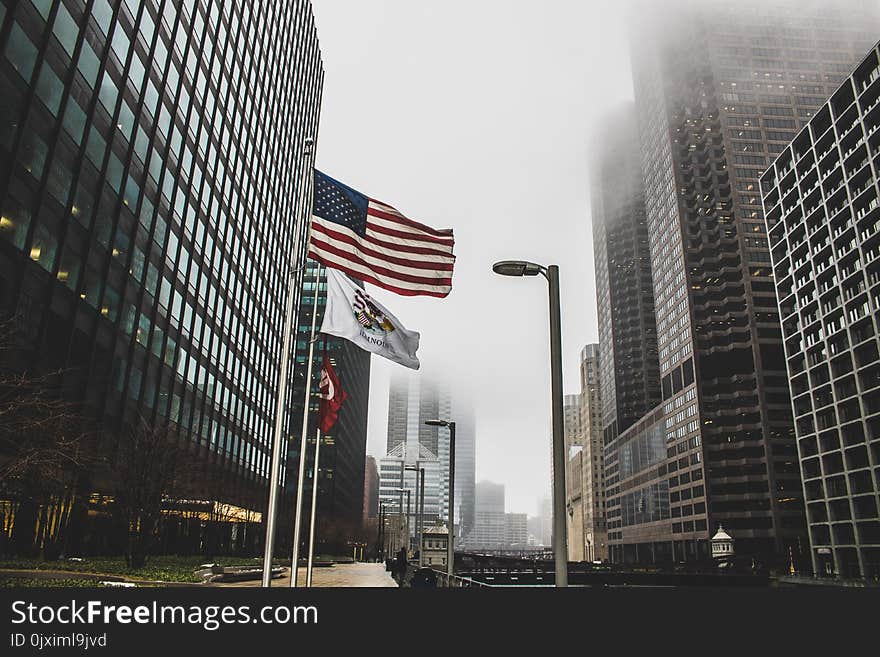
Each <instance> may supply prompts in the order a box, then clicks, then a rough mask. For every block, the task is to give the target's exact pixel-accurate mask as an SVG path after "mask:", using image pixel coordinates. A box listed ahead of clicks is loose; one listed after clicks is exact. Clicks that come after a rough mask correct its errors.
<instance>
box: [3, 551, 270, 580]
mask: <svg viewBox="0 0 880 657" xmlns="http://www.w3.org/2000/svg"><path fill="white" fill-rule="evenodd" d="M203 563H216V564H219V565H221V566H257V565H259V564H260V561H259V560H256V559H250V558H247V557H244V558H242V557H216V558H214V559H207V558H206V557H201V556H194V557H179V556H155V557H150V558H149V559H148V560H147V565H146V566H145V567H144V568H141V569H139V570H133V569H131V568H129V567H128V566H127V565H126V563H125V558H124V557H88V558H84V559H83V560H82V561H69V560H67V559H59V560H57V561H40V560H38V559H9V560H0V569H3V568H5V569H16V570H63V571H68V572H73V573H98V574H101V575H118V576H121V577H128V578H131V579H142V580H158V581H162V582H201V581H202V579H201V577H199V576H198V575H196V574H195V571H196V569H197V568H198V567H199V566H200V565H202V564H203ZM41 581H45V580H41ZM76 581H82V580H76ZM62 586H63V585H62Z"/></svg>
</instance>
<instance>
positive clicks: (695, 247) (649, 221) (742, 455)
mask: <svg viewBox="0 0 880 657" xmlns="http://www.w3.org/2000/svg"><path fill="white" fill-rule="evenodd" d="M639 8H640V10H641V11H640V13H639V14H638V15H635V14H634V15H633V21H632V22H633V38H632V39H631V42H632V43H633V47H632V53H631V60H632V64H633V82H634V92H635V107H636V124H637V130H638V140H639V143H640V148H641V152H642V156H643V157H642V175H643V180H644V188H645V210H646V216H645V223H646V225H647V229H648V231H647V234H648V238H649V248H650V254H651V275H652V281H653V288H654V305H655V317H656V330H657V349H658V360H659V375H660V390H661V397H662V403H661V404H660V405H659V406H657V407H656V408H654V409H653V410H652V411H650V412H648V413H647V414H646V415H644V416H643V417H642V418H641V419H638V420H637V421H636V422H635V423H634V424H633V425H632V426H631V427H630V428H629V429H628V430H626V431H623V432H618V433H617V435H616V436H613V434H612V435H609V436H608V438H611V439H610V440H607V441H606V446H605V449H606V468H605V476H606V487H607V507H608V508H607V515H608V540H609V545H610V548H611V556H612V558H613V560H614V561H661V560H669V559H675V560H681V559H702V558H705V557H707V556H708V545H707V543H708V538H709V536H710V534H711V532H712V531H714V529H715V528H716V525H718V524H723V525H724V527H725V528H726V529H728V531H729V532H730V533H731V534H732V535H733V536H734V538H735V539H736V544H737V552H738V553H739V554H744V555H749V556H753V557H756V558H757V559H758V560H760V561H762V562H764V563H769V564H780V563H787V562H788V558H789V551H790V550H791V551H792V552H793V553H794V554H795V555H796V556H795V558H796V559H797V558H798V556H797V555H799V553H800V551H801V550H802V547H801V546H802V545H804V544H805V542H806V535H805V521H804V505H803V500H802V490H801V484H800V477H799V472H798V467H797V452H796V445H795V440H794V427H793V420H792V417H791V406H790V400H789V393H788V381H787V374H786V370H785V359H784V354H783V349H782V337H781V334H780V325H779V324H780V321H779V315H778V309H777V304H776V297H775V293H774V285H773V277H772V269H771V267H770V253H769V249H768V246H767V238H766V231H765V228H764V222H763V217H762V211H761V199H760V196H759V194H758V193H757V187H758V177H759V176H760V174H761V173H762V171H763V169H764V168H765V167H766V165H767V162H768V159H767V157H768V156H767V154H774V153H778V152H780V151H782V150H783V149H784V148H785V147H786V145H787V143H788V141H790V140H791V138H792V137H793V136H794V133H795V130H796V129H797V128H798V127H800V126H802V125H803V124H804V123H805V122H806V121H808V120H809V119H810V118H811V117H812V116H813V115H814V113H815V112H816V111H817V110H818V109H819V107H821V105H822V104H823V102H824V98H825V96H826V95H827V93H828V91H829V90H831V89H834V88H836V87H837V85H839V83H840V81H841V80H842V79H843V78H844V76H845V75H846V74H847V73H848V72H849V71H850V70H851V68H852V66H853V65H854V64H855V63H856V62H857V61H858V60H859V59H860V57H861V55H862V54H863V52H864V51H865V50H867V48H868V47H869V46H870V45H871V44H872V43H873V42H874V40H875V38H876V35H875V32H874V31H875V30H876V28H877V26H878V25H880V20H878V9H877V7H876V5H874V4H871V3H867V2H855V1H854V2H846V3H834V4H832V5H828V4H827V3H822V4H820V3H800V2H798V3H796V2H789V1H782V2H774V3H763V2H757V1H755V2H744V3H736V4H731V3H726V2H720V1H717V0H710V1H709V2H702V3H699V4H694V3H664V5H663V7H662V10H660V9H659V8H657V7H655V6H653V5H651V6H649V5H648V4H647V3H642V5H641V6H640V7H639ZM601 300H602V296H601V293H600V303H601ZM612 436H613V437H612Z"/></svg>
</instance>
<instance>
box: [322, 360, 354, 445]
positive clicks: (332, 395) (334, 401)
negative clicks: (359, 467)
mask: <svg viewBox="0 0 880 657" xmlns="http://www.w3.org/2000/svg"><path fill="white" fill-rule="evenodd" d="M319 396H320V397H321V402H320V404H319V407H318V423H319V425H320V427H321V433H327V432H328V431H330V429H332V428H333V425H334V424H336V417H337V416H338V415H339V409H340V408H341V407H342V402H344V401H345V400H346V399H347V398H348V394H347V393H346V392H345V390H343V389H342V386H341V385H340V384H339V377H337V376H336V372H334V371H333V366H332V365H331V364H330V359H329V358H327V354H324V365H323V367H322V368H321V386H320V392H319Z"/></svg>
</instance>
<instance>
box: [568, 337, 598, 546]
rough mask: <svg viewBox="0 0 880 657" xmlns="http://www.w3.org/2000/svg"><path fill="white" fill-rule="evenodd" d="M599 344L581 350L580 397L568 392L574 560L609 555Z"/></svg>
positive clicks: (570, 530)
mask: <svg viewBox="0 0 880 657" xmlns="http://www.w3.org/2000/svg"><path fill="white" fill-rule="evenodd" d="M599 372H600V357H599V345H598V344H588V345H586V346H585V347H584V348H583V349H581V363H580V383H581V392H580V394H578V395H566V397H565V412H566V417H565V420H566V444H567V445H569V449H568V451H567V458H568V468H567V473H566V493H567V500H566V505H567V512H568V518H567V521H568V554H569V558H570V559H571V560H572V561H584V560H586V561H593V560H603V559H606V558H607V556H608V554H607V538H606V536H605V481H604V477H603V475H602V471H603V464H604V455H603V451H602V421H601V420H602V406H601V393H600V376H599Z"/></svg>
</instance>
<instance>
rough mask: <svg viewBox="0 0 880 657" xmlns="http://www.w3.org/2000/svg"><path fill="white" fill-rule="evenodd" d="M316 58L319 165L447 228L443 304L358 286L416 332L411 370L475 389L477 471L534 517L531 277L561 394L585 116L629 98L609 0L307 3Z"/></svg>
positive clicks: (384, 369)
mask: <svg viewBox="0 0 880 657" xmlns="http://www.w3.org/2000/svg"><path fill="white" fill-rule="evenodd" d="M313 4H314V10H315V16H316V21H317V27H318V35H319V38H320V42H321V51H322V53H323V58H324V69H325V72H326V75H325V79H324V97H323V104H322V110H321V127H320V134H319V137H318V151H317V166H318V168H319V169H321V170H322V171H325V172H326V173H328V174H329V175H331V176H333V177H335V178H337V179H339V180H341V181H343V182H345V183H347V184H349V185H351V186H352V187H354V188H356V189H358V190H359V191H361V192H363V193H365V194H367V195H369V196H371V197H373V198H377V199H379V200H382V201H385V202H386V203H389V204H390V205H393V206H395V207H396V208H397V209H398V210H400V211H401V212H403V213H404V214H406V215H407V216H409V217H411V218H413V219H416V220H418V221H421V222H423V223H426V224H428V225H430V226H433V227H436V228H452V229H454V231H455V239H456V245H455V253H456V256H457V261H456V265H455V273H454V277H453V289H452V293H451V294H450V295H449V297H447V298H446V299H442V300H441V299H433V298H427V297H425V298H415V299H413V298H406V297H400V296H396V295H393V294H390V293H386V292H384V291H381V290H378V289H377V288H375V286H368V287H369V289H370V292H371V294H373V295H374V296H375V297H376V298H377V299H379V300H380V301H381V302H382V303H385V304H386V305H387V306H388V307H389V309H390V310H391V311H392V312H393V313H395V314H396V315H397V317H398V318H399V319H400V320H401V321H402V322H403V323H404V324H405V325H406V326H407V328H410V329H414V330H417V331H420V332H421V334H422V337H421V347H420V350H419V357H420V358H421V361H422V372H423V373H424V374H425V375H430V376H436V377H439V378H445V379H447V380H449V381H450V382H451V383H452V385H453V388H454V390H455V391H456V393H460V394H465V395H468V396H470V397H471V398H472V400H473V406H474V411H475V416H476V432H477V435H476V440H477V480H480V479H489V480H491V481H495V482H498V483H503V484H505V486H506V494H507V511H514V512H524V513H529V514H531V515H534V514H535V512H536V510H537V501H538V499H539V498H540V497H542V496H544V495H548V494H549V492H550V432H551V429H550V372H549V343H548V340H549V338H548V330H547V322H548V320H547V286H546V283H545V281H544V279H543V278H527V279H512V278H502V277H499V276H496V275H495V274H493V273H492V271H491V266H492V263H493V262H495V261H496V260H502V259H520V258H521V259H527V260H533V261H535V262H539V263H543V264H551V263H556V264H558V265H559V266H560V275H561V282H562V285H561V287H562V329H563V335H562V341H563V349H564V352H563V353H564V376H565V391H566V392H572V393H573V392H578V391H579V386H580V384H579V380H578V359H579V352H580V349H581V347H582V346H583V345H584V344H586V343H588V342H596V341H597V339H598V334H597V328H596V312H595V308H596V300H595V298H596V294H595V284H594V281H595V276H594V272H593V255H592V229H591V225H590V209H589V189H588V184H587V175H588V171H587V161H588V149H587V144H588V139H589V136H590V134H591V131H592V130H593V128H594V121H595V119H596V118H597V117H601V116H602V115H603V114H604V113H607V112H608V111H609V109H610V108H613V107H614V106H615V105H616V104H617V103H619V102H621V101H622V100H625V99H627V98H630V97H631V94H632V91H631V83H630V77H629V62H628V58H627V52H626V50H627V46H626V42H625V39H624V36H623V31H622V27H621V20H620V11H621V9H620V5H621V3H611V2H587V1H585V0H567V1H566V0H544V1H543V2H540V3H538V2H535V1H534V0H528V1H526V0H504V1H501V0H468V1H465V0H418V1H413V0H313ZM372 361H373V362H372V378H371V383H370V403H369V408H370V416H369V428H368V447H367V451H368V453H370V454H372V455H374V456H377V457H379V456H381V455H383V454H384V448H385V434H386V430H387V425H386V422H387V413H388V380H389V373H390V372H391V371H392V369H393V368H397V367H400V366H398V365H395V364H393V363H391V362H389V361H387V360H384V359H380V358H377V357H375V356H373V359H372Z"/></svg>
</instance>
